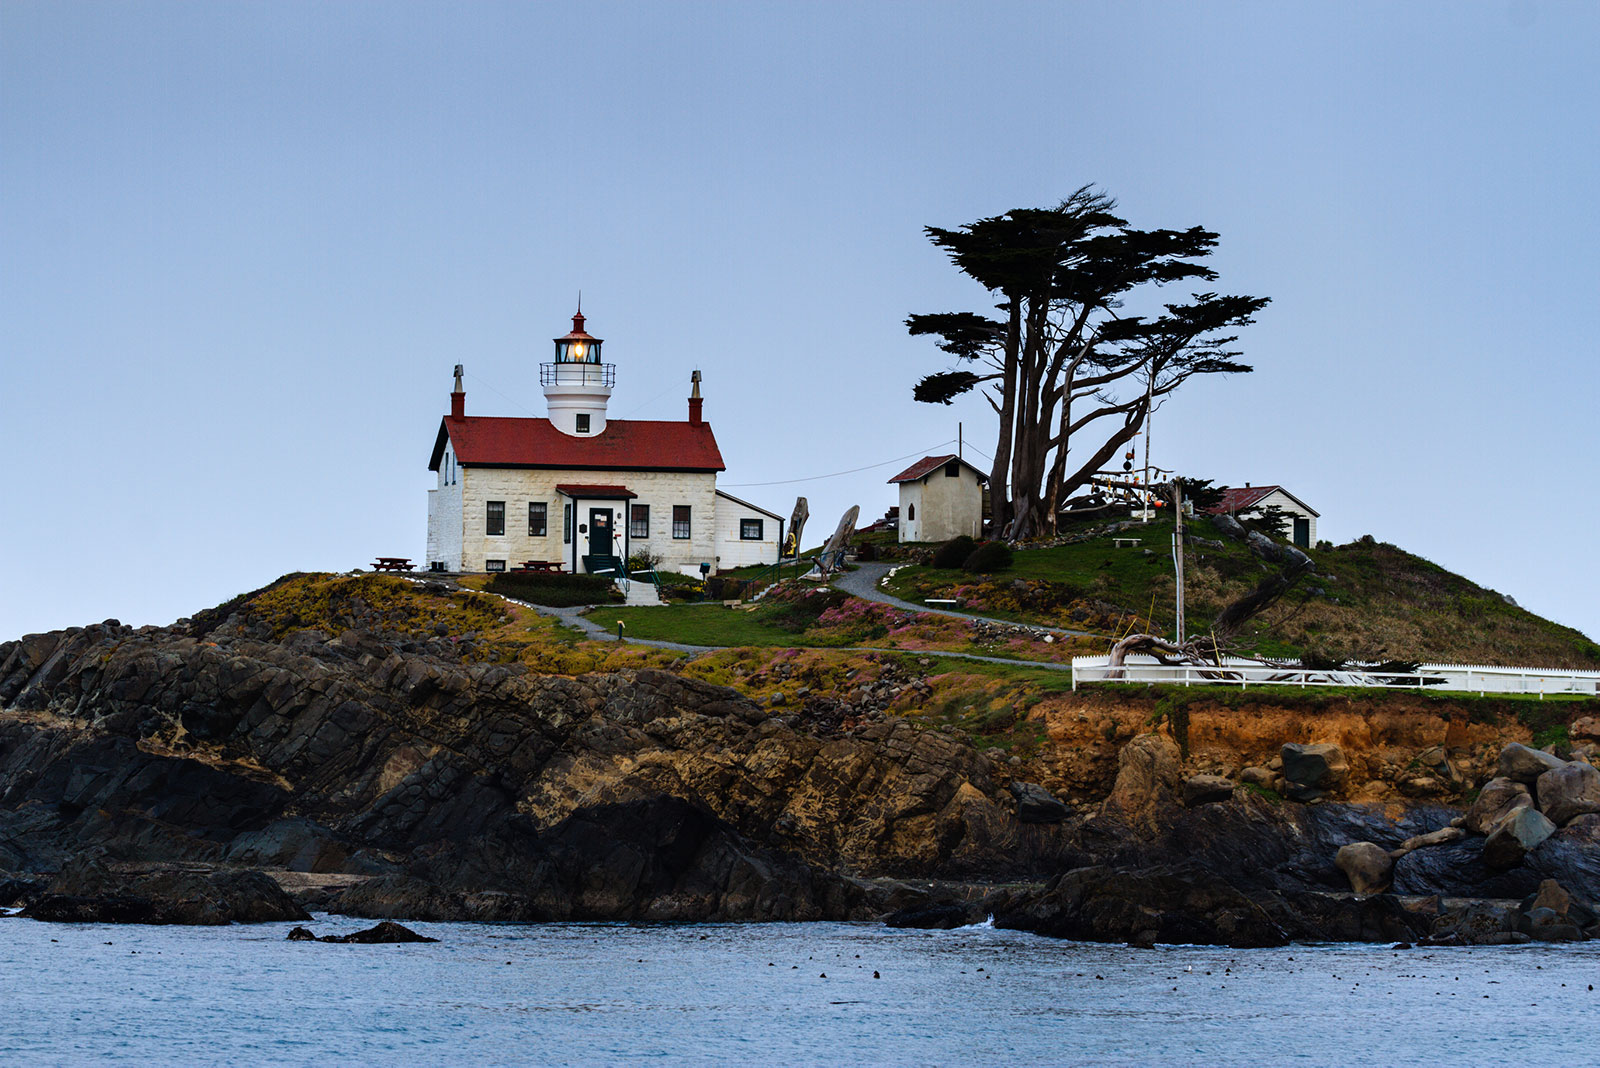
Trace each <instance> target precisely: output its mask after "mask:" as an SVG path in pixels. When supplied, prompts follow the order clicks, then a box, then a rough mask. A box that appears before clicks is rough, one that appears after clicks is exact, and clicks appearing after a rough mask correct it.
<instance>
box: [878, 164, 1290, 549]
mask: <svg viewBox="0 0 1600 1068" xmlns="http://www.w3.org/2000/svg"><path fill="white" fill-rule="evenodd" d="M1115 209H1116V202H1115V201H1113V200H1112V199H1111V198H1110V197H1108V196H1106V195H1105V194H1103V193H1098V192H1095V191H1093V190H1092V189H1090V187H1088V186H1084V187H1083V188H1082V189H1079V190H1078V191H1077V192H1075V193H1073V194H1072V195H1071V196H1070V197H1068V198H1067V199H1066V200H1064V201H1062V202H1061V203H1060V204H1059V205H1057V206H1056V207H1054V208H1026V209H1017V210H1015V211H1009V212H1006V213H1005V214H1004V215H996V216H994V217H992V218H988V219H979V220H978V221H977V222H974V223H968V224H967V225H965V226H962V227H960V228H959V229H956V230H943V229H940V228H938V227H934V226H930V227H927V228H926V232H927V234H928V237H929V239H930V240H932V241H933V243H934V244H935V245H938V246H939V247H940V248H942V249H944V250H945V252H946V253H947V254H948V255H949V257H950V261H951V262H952V263H954V264H955V265H956V267H957V268H958V269H959V270H960V271H961V272H962V273H964V274H966V275H967V276H969V277H970V278H972V279H973V280H974V281H976V282H977V283H978V284H979V285H981V286H983V287H984V288H985V289H986V290H988V291H989V292H990V293H991V294H992V295H994V296H996V297H998V298H999V303H998V304H996V305H995V308H996V310H997V312H998V313H999V314H998V315H994V316H989V315H980V314H977V313H975V312H943V313H936V314H928V315H913V316H911V317H910V318H909V319H907V320H906V326H907V327H908V328H909V329H910V331H911V333H912V334H930V335H933V336H934V337H936V338H938V339H939V348H940V349H942V350H943V351H945V352H946V353H948V354H949V355H950V356H952V357H954V360H955V364H956V366H955V367H954V368H952V369H951V370H948V371H944V372H940V373H937V374H931V375H928V376H926V377H925V378H923V379H922V380H921V381H920V382H918V383H917V385H916V387H915V389H914V390H913V391H912V395H913V396H914V397H915V398H916V399H917V400H919V401H923V402H926V403H930V404H949V403H950V402H951V401H952V400H954V399H955V398H956V397H958V396H960V395H962V394H964V393H967V392H969V391H971V390H973V389H981V390H982V392H983V395H984V398H985V400H987V401H988V402H989V405H990V407H992V408H993V409H994V411H995V413H996V414H997V415H998V416H999V419H1000V428H999V435H998V437H997V438H996V442H995V451H994V467H993V469H992V470H991V473H990V480H989V487H990V495H991V501H992V507H993V512H994V529H995V531H996V532H997V533H999V534H1001V535H1003V536H1005V537H1008V538H1013V539H1015V538H1026V537H1034V536H1038V535H1040V534H1043V533H1046V532H1048V531H1050V530H1053V529H1054V527H1055V519H1056V515H1057V513H1058V511H1059V509H1060V506H1061V502H1063V501H1064V500H1066V498H1067V497H1069V496H1070V495H1072V493H1073V492H1075V491H1076V490H1077V489H1078V488H1079V487H1081V486H1083V485H1085V484H1086V483H1087V482H1088V481H1089V480H1090V479H1091V478H1092V476H1093V475H1094V473H1095V472H1096V471H1099V470H1101V469H1102V468H1103V467H1104V466H1105V464H1106V463H1107V461H1109V460H1110V459H1111V458H1112V457H1113V456H1114V455H1115V454H1116V452H1117V450H1118V449H1120V448H1121V447H1122V446H1123V445H1124V444H1126V443H1127V442H1128V441H1130V440H1132V439H1133V437H1134V436H1135V435H1136V434H1138V432H1139V430H1140V428H1141V427H1142V426H1143V425H1144V421H1145V419H1146V418H1148V417H1149V414H1150V411H1151V409H1152V408H1153V407H1155V406H1158V405H1159V404H1160V403H1161V400H1162V398H1164V397H1166V396H1167V395H1168V394H1170V393H1172V392H1173V391H1174V390H1176V389H1177V388H1178V387H1180V386H1181V385H1183V383H1184V382H1186V381H1188V380H1189V379H1190V378H1192V377H1193V376H1195V375H1201V374H1228V373H1237V372H1246V371H1249V370H1250V367H1249V366H1247V365H1245V364H1242V363H1239V362H1237V360H1236V359H1235V357H1237V356H1238V355H1239V354H1238V353H1237V352H1233V351H1230V350H1229V348H1228V346H1229V345H1231V344H1232V343H1233V342H1234V341H1235V340H1236V339H1237V338H1236V335H1233V334H1230V333H1228V331H1231V330H1234V329H1236V328H1238V327H1241V326H1246V325H1248V324H1249V323H1251V322H1252V321H1253V319H1252V316H1253V315H1254V314H1255V313H1256V312H1257V311H1259V310H1260V309H1261V308H1262V307H1263V306H1264V305H1265V304H1266V303H1267V300H1266V298H1263V297H1236V296H1220V295H1218V294H1216V293H1210V292H1206V293H1194V294H1191V296H1190V297H1189V299H1188V300H1187V301H1184V302H1178V303H1171V304H1166V303H1160V302H1158V301H1156V300H1155V299H1154V297H1153V293H1154V292H1155V290H1156V289H1157V287H1160V286H1165V285H1169V284H1171V283H1174V282H1190V281H1198V282H1210V281H1213V280H1214V279H1215V277H1216V275H1215V273H1214V272H1213V271H1212V270H1211V269H1210V268H1209V267H1207V266H1206V265H1205V264H1203V263H1201V262H1200V261H1201V260H1203V259H1204V258H1205V257H1207V256H1209V255H1210V254H1211V252H1212V250H1213V249H1214V248H1215V246H1216V243H1217V236H1218V235H1217V234H1215V233H1213V232H1211V231H1209V230H1205V229H1202V228H1200V227H1198V226H1196V227H1191V228H1190V229H1187V230H1135V229H1132V228H1131V227H1129V226H1128V224H1127V222H1126V221H1125V220H1123V219H1121V218H1119V217H1118V216H1117V215H1116V214H1114V211H1115ZM1141 310H1142V311H1143V314H1136V313H1137V312H1140V311H1141Z"/></svg>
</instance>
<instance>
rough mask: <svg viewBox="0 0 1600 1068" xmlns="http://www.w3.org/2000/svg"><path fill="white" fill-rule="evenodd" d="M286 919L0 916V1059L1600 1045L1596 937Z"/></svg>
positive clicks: (1398, 1052) (1522, 1054)
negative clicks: (1196, 938) (1423, 939)
mask: <svg viewBox="0 0 1600 1068" xmlns="http://www.w3.org/2000/svg"><path fill="white" fill-rule="evenodd" d="M369 925H370V921H357V920H351V919H347V918H344V917H324V916H319V917H318V918H317V922H316V923H315V924H313V925H311V926H313V928H314V929H315V930H317V932H318V933H319V934H328V933H343V932H347V931H351V930H358V929H360V928H362V927H365V926H369ZM290 926H292V925H290V924H271V925H262V926H252V927H224V928H190V927H166V928H162V927H113V926H75V925H57V924H45V923H36V922H34V921H31V920H21V919H0V1063H3V1064H28V1063H48V1064H80V1063H87V1062H91V1061H92V1062H101V1061H119V1060H120V1061H139V1062H144V1063H147V1064H260V1063H273V1064H328V1063H354V1062H361V1063H367V1064H437V1063H455V1064H603V1063H616V1062H624V1061H629V1062H631V1061H637V1060H644V1059H650V1060H656V1061H663V1062H669V1063H694V1064H742V1065H751V1064H971V1063H980V1064H984V1063H987V1064H1008V1065H1009V1064H1014V1063H1053V1064H1184V1065H1190V1064H1200V1065H1230V1066H1232V1065H1241V1064H1261V1065H1284V1064H1352V1065H1357V1064H1358V1065H1400V1064H1448V1065H1453V1066H1459V1065H1474V1064H1484V1065H1489V1064H1502V1065H1504V1064H1518V1063H1522V1064H1527V1063H1544V1064H1561V1065H1576V1064H1592V1063H1596V1062H1597V1061H1600V1043H1597V1041H1596V1039H1595V1037H1594V1026H1593V1025H1594V1020H1595V1018H1596V1010H1597V1009H1600V1000H1597V995H1596V993H1595V992H1594V991H1593V990H1591V989H1589V987H1590V984H1595V983H1600V944H1589V945H1580V946H1575V947H1573V946H1568V947H1549V946H1524V947H1506V948H1495V949H1488V948H1481V949H1448V950H1445V949H1431V950H1426V949H1424V950H1410V951H1396V950H1390V949H1386V948H1373V947H1361V946H1354V947H1352V946H1296V947H1292V948H1288V949H1281V950H1225V949H1212V948H1201V947H1162V948H1158V949H1154V950H1145V951H1139V950H1132V949H1127V948H1123V947H1117V946H1101V945H1087V944H1082V943H1074V942H1058V941H1054V940H1052V939H1047V938H1040V937H1037V936H1033V935H1027V934H1020V933H1017V932H1012V931H997V930H993V929H989V928H984V927H973V928H964V929H962V930H957V931H895V930H889V929H887V928H884V927H880V926H877V925H869V924H840V923H817V924H766V925H758V924H751V925H699V926H670V927H667V926H643V927H635V926H621V925H588V924H555V925H537V926H521V925H478V924H426V923H417V924H412V925H411V926H412V927H413V928H414V929H416V930H418V931H421V932H423V933H426V934H431V935H433V936H435V937H437V938H440V939H442V941H441V942H439V943H438V944H436V945H398V946H359V945H326V944H320V943H312V944H307V943H299V942H286V941H284V935H285V934H286V933H287V931H288V929H289V927H290ZM824 976H826V977H824Z"/></svg>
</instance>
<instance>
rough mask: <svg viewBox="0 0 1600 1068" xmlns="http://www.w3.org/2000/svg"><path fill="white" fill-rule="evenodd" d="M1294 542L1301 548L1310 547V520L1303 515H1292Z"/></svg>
mask: <svg viewBox="0 0 1600 1068" xmlns="http://www.w3.org/2000/svg"><path fill="white" fill-rule="evenodd" d="M1294 543H1295V544H1296V545H1298V546H1300V548H1302V549H1309V548H1311V520H1309V519H1307V518H1306V517H1305V516H1303V515H1297V516H1295V517H1294Z"/></svg>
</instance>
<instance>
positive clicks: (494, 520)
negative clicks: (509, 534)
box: [483, 501, 506, 535]
mask: <svg viewBox="0 0 1600 1068" xmlns="http://www.w3.org/2000/svg"><path fill="white" fill-rule="evenodd" d="M488 505H489V516H488V518H487V519H486V520H485V521H484V527H483V532H484V533H485V534H489V535H494V534H504V533H505V532H506V502H505V501H489V502H488Z"/></svg>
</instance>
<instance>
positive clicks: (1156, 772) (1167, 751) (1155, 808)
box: [1104, 734, 1183, 830]
mask: <svg viewBox="0 0 1600 1068" xmlns="http://www.w3.org/2000/svg"><path fill="white" fill-rule="evenodd" d="M1179 759H1180V757H1179V752H1178V743H1176V742H1174V741H1173V740H1172V739H1171V738H1168V737H1167V736H1166V735H1164V734H1141V735H1140V736H1139V737H1137V738H1135V739H1133V741H1131V742H1129V743H1128V744H1127V745H1125V746H1123V747H1122V751H1121V752H1120V753H1118V754H1117V781H1116V784H1115V785H1114V786H1112V788H1111V793H1110V794H1109V795H1108V796H1107V797H1106V800H1105V806H1104V807H1105V809H1106V810H1108V812H1115V813H1116V814H1118V815H1120V816H1122V818H1123V819H1125V820H1127V821H1128V822H1129V823H1131V824H1133V825H1134V826H1135V827H1139V828H1143V829H1147V830H1154V829H1155V828H1156V826H1157V822H1158V821H1157V816H1158V814H1159V813H1160V812H1161V811H1162V810H1163V809H1168V808H1172V807H1173V806H1175V805H1176V804H1177V793H1178V790H1179V787H1180V785H1181V783H1182V781H1183V780H1182V771H1181V768H1180V763H1179Z"/></svg>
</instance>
